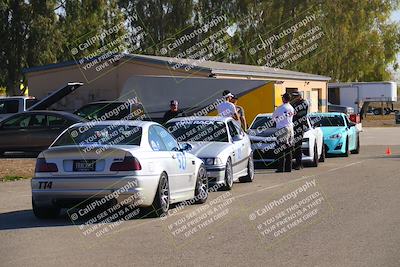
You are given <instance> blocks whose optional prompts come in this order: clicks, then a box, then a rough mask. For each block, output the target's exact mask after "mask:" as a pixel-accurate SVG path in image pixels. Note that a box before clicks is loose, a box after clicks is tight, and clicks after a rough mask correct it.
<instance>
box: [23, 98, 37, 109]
mask: <svg viewBox="0 0 400 267" xmlns="http://www.w3.org/2000/svg"><path fill="white" fill-rule="evenodd" d="M37 102H39V100H37V99H27V100H26V102H25V105H26V109H28V108H30V107H32V106H33V105H34V104H36V103H37Z"/></svg>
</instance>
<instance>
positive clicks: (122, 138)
mask: <svg viewBox="0 0 400 267" xmlns="http://www.w3.org/2000/svg"><path fill="white" fill-rule="evenodd" d="M188 149H190V145H188V144H183V145H180V144H178V142H177V140H176V139H175V138H174V137H173V136H172V135H171V134H170V133H168V131H167V130H166V129H165V128H164V127H162V126H161V125H159V124H157V123H154V122H144V121H107V122H89V123H79V124H74V125H72V126H71V127H69V128H68V129H67V130H65V131H64V132H63V133H62V134H61V135H60V136H59V137H58V138H57V139H56V140H55V141H54V142H53V144H52V145H51V146H50V147H49V149H47V150H45V151H43V152H42V153H40V155H39V156H38V158H37V162H36V169H35V176H34V177H33V179H32V182H31V187H32V206H33V211H34V214H35V215H36V216H37V217H40V218H43V217H56V216H57V215H58V214H59V212H60V209H61V208H69V207H74V206H75V205H77V204H79V203H82V202H84V201H86V200H87V199H91V200H98V199H100V200H104V199H106V200H109V199H110V198H111V197H110V196H113V200H114V201H116V202H117V203H121V202H123V203H127V202H126V200H127V199H130V198H132V196H135V197H134V198H135V199H134V201H137V200H138V199H136V198H140V199H139V200H140V205H138V206H140V207H145V208H146V207H147V208H148V209H149V210H151V212H152V213H153V214H155V215H157V216H161V215H163V214H165V213H166V212H167V211H168V209H169V205H170V204H171V203H176V202H181V201H186V200H194V201H195V202H197V203H204V202H205V201H206V199H207V197H208V180H207V173H206V170H205V167H204V164H203V162H202V160H200V159H199V158H197V157H196V156H194V155H192V154H191V153H188V152H187V151H186V150H188ZM122 189H123V190H122ZM116 192H117V193H116ZM130 200H133V199H130ZM194 201H193V202H194ZM95 203H99V202H97V201H96V202H95Z"/></svg>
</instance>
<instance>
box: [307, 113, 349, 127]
mask: <svg viewBox="0 0 400 267" xmlns="http://www.w3.org/2000/svg"><path fill="white" fill-rule="evenodd" d="M310 120H311V124H312V125H314V126H316V127H321V126H322V127H337V126H345V123H344V119H343V117H342V116H341V115H334V116H329V117H328V116H312V117H310Z"/></svg>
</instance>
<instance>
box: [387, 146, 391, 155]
mask: <svg viewBox="0 0 400 267" xmlns="http://www.w3.org/2000/svg"><path fill="white" fill-rule="evenodd" d="M386 155H388V156H390V155H392V151H391V150H390V147H387V148H386Z"/></svg>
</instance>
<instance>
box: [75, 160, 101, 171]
mask: <svg viewBox="0 0 400 267" xmlns="http://www.w3.org/2000/svg"><path fill="white" fill-rule="evenodd" d="M95 170H96V161H95V160H74V164H73V171H74V172H94V171H95Z"/></svg>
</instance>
